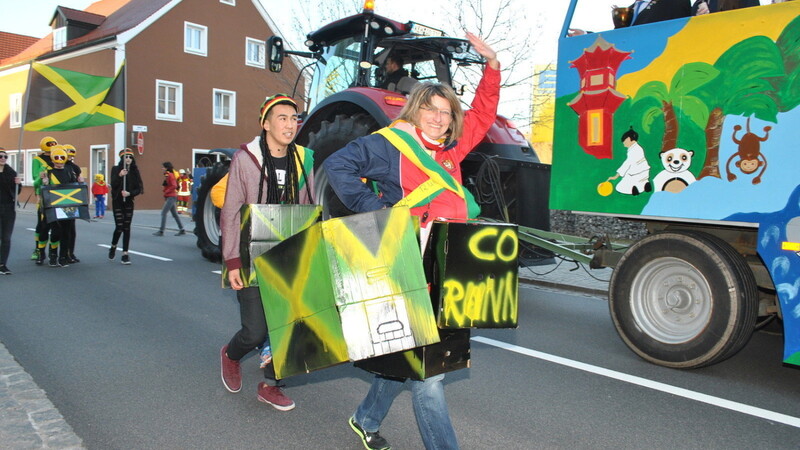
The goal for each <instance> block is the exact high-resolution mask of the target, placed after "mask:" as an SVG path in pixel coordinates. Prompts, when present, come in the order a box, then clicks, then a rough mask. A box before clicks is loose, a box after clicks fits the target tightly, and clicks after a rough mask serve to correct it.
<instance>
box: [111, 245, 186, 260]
mask: <svg viewBox="0 0 800 450" xmlns="http://www.w3.org/2000/svg"><path fill="white" fill-rule="evenodd" d="M97 246H98V247H105V248H111V246H110V245H108V244H97ZM117 251H121V250H120V249H117ZM128 253H131V254H133V255H139V256H144V257H145V258H153V259H157V260H159V261H172V260H171V259H169V258H164V257H163V256H156V255H151V254H149V253H142V252H135V251H133V250H128Z"/></svg>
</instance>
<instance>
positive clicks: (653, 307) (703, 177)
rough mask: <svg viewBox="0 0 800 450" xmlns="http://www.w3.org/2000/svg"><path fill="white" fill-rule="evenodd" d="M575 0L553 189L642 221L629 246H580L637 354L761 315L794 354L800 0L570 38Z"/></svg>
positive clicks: (665, 353)
mask: <svg viewBox="0 0 800 450" xmlns="http://www.w3.org/2000/svg"><path fill="white" fill-rule="evenodd" d="M576 3H577V0H572V1H571V4H570V6H569V10H568V14H567V17H566V19H565V22H564V27H563V29H562V33H561V36H562V37H561V38H560V40H559V52H558V73H557V86H556V113H555V136H554V146H553V148H554V150H553V164H552V169H551V185H550V198H549V200H550V207H551V208H553V209H559V210H568V211H573V212H576V213H580V214H595V215H605V216H613V217H618V218H623V219H631V220H639V221H644V222H645V223H646V225H647V230H648V232H649V233H648V234H647V236H646V237H644V238H642V239H640V240H638V241H636V242H633V243H632V244H631V245H630V246H625V247H619V246H614V245H610V243H603V242H600V243H595V244H594V245H592V246H591V248H580V249H578V253H580V254H588V255H590V259H589V261H590V265H591V266H592V267H613V268H614V271H613V274H612V278H611V280H610V284H609V295H608V298H609V309H610V313H611V318H612V321H613V324H614V326H615V328H616V329H617V331H618V333H619V335H620V337H621V338H622V340H623V341H624V342H625V344H626V345H627V346H628V347H629V348H630V349H631V350H632V351H633V352H635V353H636V354H637V355H639V356H640V357H642V358H644V359H645V360H647V361H650V362H652V363H655V364H659V365H663V366H667V367H674V368H686V369H688V368H697V367H703V366H708V365H712V364H715V363H718V362H720V361H723V360H725V359H726V358H729V357H731V356H732V355H734V354H736V352H738V351H739V350H740V349H741V348H742V347H744V345H745V344H746V343H747V342H748V340H749V339H750V336H751V335H752V333H753V331H754V329H755V325H756V322H757V319H758V318H759V317H762V318H763V317H768V316H770V315H773V316H775V317H776V318H777V320H780V321H782V324H783V328H784V356H783V361H784V363H786V364H789V365H795V366H797V365H800V295H799V294H800V177H799V176H798V169H800V151H798V150H797V142H798V141H800V107H798V105H800V2H788V3H781V4H774V5H765V6H760V7H754V8H747V9H739V10H733V11H728V12H720V13H713V14H708V15H705V16H697V17H691V18H684V19H676V20H670V21H664V22H658V23H653V24H647V25H639V26H633V27H624V28H619V29H615V30H610V31H603V32H595V33H588V34H584V35H580V36H571V37H569V36H568V35H567V31H568V28H569V26H570V22H571V19H572V15H573V13H574V11H575V8H576ZM623 15H624V12H623ZM529 231H531V233H529V235H531V236H534V235H536V232H535V230H529ZM541 239H544V240H548V241H551V242H552V241H557V239H554V238H553V237H552V236H544V237H542V238H541ZM531 240H535V239H533V238H531ZM554 250H555V251H557V252H560V250H559V248H555V249H554Z"/></svg>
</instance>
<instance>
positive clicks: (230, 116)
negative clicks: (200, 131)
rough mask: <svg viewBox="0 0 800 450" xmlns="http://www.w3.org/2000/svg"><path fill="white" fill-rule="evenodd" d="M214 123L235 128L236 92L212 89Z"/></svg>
mask: <svg viewBox="0 0 800 450" xmlns="http://www.w3.org/2000/svg"><path fill="white" fill-rule="evenodd" d="M214 123H215V124H216V125H230V126H236V92H232V91H224V90H222V89H214Z"/></svg>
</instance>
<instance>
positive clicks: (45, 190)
mask: <svg viewBox="0 0 800 450" xmlns="http://www.w3.org/2000/svg"><path fill="white" fill-rule="evenodd" d="M42 206H43V207H44V216H45V220H47V222H48V223H50V222H55V221H58V220H70V219H83V220H87V221H88V220H89V188H88V187H87V186H86V185H85V184H77V183H74V184H73V183H70V184H54V185H47V186H42Z"/></svg>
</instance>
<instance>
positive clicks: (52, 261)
mask: <svg viewBox="0 0 800 450" xmlns="http://www.w3.org/2000/svg"><path fill="white" fill-rule="evenodd" d="M48 264H49V265H50V267H59V265H58V254H56V253H53V252H50V259H49V261H48Z"/></svg>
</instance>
